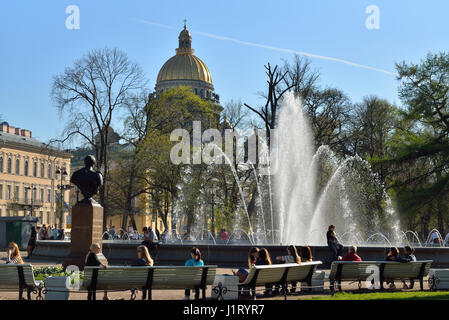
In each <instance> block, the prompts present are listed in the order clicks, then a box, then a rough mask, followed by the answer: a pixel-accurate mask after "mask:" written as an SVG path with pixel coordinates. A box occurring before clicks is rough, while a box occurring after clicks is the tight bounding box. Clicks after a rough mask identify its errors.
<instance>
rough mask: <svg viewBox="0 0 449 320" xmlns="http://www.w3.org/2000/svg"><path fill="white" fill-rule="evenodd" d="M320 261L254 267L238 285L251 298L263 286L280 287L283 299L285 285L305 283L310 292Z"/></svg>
mask: <svg viewBox="0 0 449 320" xmlns="http://www.w3.org/2000/svg"><path fill="white" fill-rule="evenodd" d="M320 264H322V262H321V261H313V262H303V263H301V264H297V263H288V264H274V265H268V266H254V267H252V268H251V270H250V271H249V274H248V276H247V278H246V280H245V282H242V283H240V284H239V288H240V289H241V290H242V289H243V290H249V291H251V298H252V299H255V298H256V287H261V286H265V285H280V286H282V293H283V295H284V298H285V299H286V298H287V285H288V284H289V283H292V282H306V283H307V285H308V287H309V288H310V290H311V287H312V277H313V274H314V272H315V270H316V268H317V266H318V265H320Z"/></svg>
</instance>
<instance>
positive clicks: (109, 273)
mask: <svg viewBox="0 0 449 320" xmlns="http://www.w3.org/2000/svg"><path fill="white" fill-rule="evenodd" d="M216 271H217V266H203V267H180V266H177V267H174V266H173V267H172V266H156V267H114V266H111V267H108V268H107V269H102V268H100V267H85V268H84V280H83V283H82V286H81V288H82V289H85V290H87V291H88V300H95V299H96V291H97V290H110V291H113V290H120V291H122V290H123V291H124V290H131V298H132V299H135V291H136V290H142V299H143V300H145V299H146V297H147V296H148V300H151V299H152V290H177V289H200V290H202V295H203V299H204V298H205V296H206V288H207V286H208V285H212V283H213V282H214V279H215V274H216ZM195 299H199V296H197V295H195Z"/></svg>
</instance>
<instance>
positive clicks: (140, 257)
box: [133, 245, 154, 267]
mask: <svg viewBox="0 0 449 320" xmlns="http://www.w3.org/2000/svg"><path fill="white" fill-rule="evenodd" d="M153 264H154V262H153V259H151V256H150V252H149V251H148V248H147V247H146V246H143V245H140V246H138V247H137V259H136V260H135V262H134V263H133V266H149V267H151V266H152V265H153Z"/></svg>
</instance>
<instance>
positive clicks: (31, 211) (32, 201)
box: [25, 184, 37, 216]
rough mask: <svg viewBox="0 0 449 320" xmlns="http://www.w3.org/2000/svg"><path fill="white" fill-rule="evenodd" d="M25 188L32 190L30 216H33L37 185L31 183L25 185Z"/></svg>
mask: <svg viewBox="0 0 449 320" xmlns="http://www.w3.org/2000/svg"><path fill="white" fill-rule="evenodd" d="M25 190H31V206H30V216H33V209H34V195H35V193H34V192H35V191H36V190H37V188H36V186H35V185H34V184H32V185H31V187H25Z"/></svg>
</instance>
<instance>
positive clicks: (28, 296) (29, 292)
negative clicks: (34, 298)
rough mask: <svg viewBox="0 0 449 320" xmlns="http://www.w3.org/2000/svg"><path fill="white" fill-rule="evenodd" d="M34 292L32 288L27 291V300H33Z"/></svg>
mask: <svg viewBox="0 0 449 320" xmlns="http://www.w3.org/2000/svg"><path fill="white" fill-rule="evenodd" d="M32 291H33V289H32V288H28V289H27V299H28V300H31V292H32Z"/></svg>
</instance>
